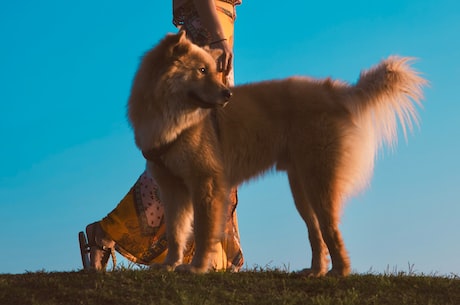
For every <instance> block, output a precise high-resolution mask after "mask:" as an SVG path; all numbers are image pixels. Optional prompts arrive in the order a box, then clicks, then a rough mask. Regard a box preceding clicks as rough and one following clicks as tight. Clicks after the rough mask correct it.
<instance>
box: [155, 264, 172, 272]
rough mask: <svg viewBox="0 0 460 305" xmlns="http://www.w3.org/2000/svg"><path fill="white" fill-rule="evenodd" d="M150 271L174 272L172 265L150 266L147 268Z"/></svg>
mask: <svg viewBox="0 0 460 305" xmlns="http://www.w3.org/2000/svg"><path fill="white" fill-rule="evenodd" d="M149 268H150V270H156V271H169V272H171V271H174V269H175V267H174V266H172V265H168V264H156V263H155V264H151V265H150V266H149Z"/></svg>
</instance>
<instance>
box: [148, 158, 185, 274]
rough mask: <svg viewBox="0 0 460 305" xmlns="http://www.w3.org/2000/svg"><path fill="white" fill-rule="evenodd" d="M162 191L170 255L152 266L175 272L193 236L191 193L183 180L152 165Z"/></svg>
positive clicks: (161, 196) (161, 197)
mask: <svg viewBox="0 0 460 305" xmlns="http://www.w3.org/2000/svg"><path fill="white" fill-rule="evenodd" d="M150 166H152V167H151V169H152V170H153V172H154V173H155V174H154V176H155V179H156V181H157V183H158V186H159V190H160V199H161V201H162V202H163V204H164V208H165V222H166V236H167V240H168V254H167V255H166V258H165V260H164V261H163V263H162V264H159V265H154V266H151V267H153V268H155V269H166V270H169V271H173V270H174V269H175V268H176V266H178V265H180V264H181V263H182V259H183V256H184V250H185V246H186V243H187V240H188V238H189V236H190V234H191V222H192V219H193V208H192V201H191V198H190V193H189V192H188V190H187V188H186V186H185V185H184V183H183V180H181V179H180V178H178V177H176V176H174V175H172V174H171V173H170V172H169V171H168V170H165V169H164V168H159V167H155V166H153V164H150Z"/></svg>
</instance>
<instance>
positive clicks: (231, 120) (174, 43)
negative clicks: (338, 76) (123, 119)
mask: <svg viewBox="0 0 460 305" xmlns="http://www.w3.org/2000/svg"><path fill="white" fill-rule="evenodd" d="M214 53H215V51H212V50H205V49H202V48H199V47H198V46H196V45H194V44H192V43H191V42H190V41H189V40H187V38H186V37H185V35H184V34H183V33H179V34H177V35H172V34H171V35H168V36H166V37H165V38H164V39H163V40H162V41H161V42H160V43H159V44H158V45H157V46H156V47H155V48H153V49H152V50H151V51H149V52H148V53H146V54H145V56H144V57H143V59H142V62H141V64H140V67H139V70H138V72H137V74H136V76H135V79H134V81H133V86H132V91H131V96H130V98H129V102H128V116H129V119H130V122H131V124H132V127H133V129H134V133H135V140H136V144H137V146H138V147H139V148H140V149H141V151H142V152H143V154H144V156H145V157H146V159H147V166H148V169H149V170H150V171H151V172H152V173H153V175H154V177H155V179H156V180H157V182H158V184H159V187H160V191H161V195H160V196H161V200H162V201H163V202H164V203H165V214H166V224H167V237H168V255H167V256H166V259H165V261H164V263H163V265H162V267H163V268H166V269H168V270H174V269H176V270H186V271H191V272H205V271H207V270H208V269H209V257H210V254H211V253H212V251H213V249H214V246H215V244H216V243H217V241H218V240H219V238H220V236H221V233H222V226H223V223H224V219H225V216H226V214H225V212H226V211H227V198H228V194H229V190H230V189H231V187H234V186H237V185H239V184H241V183H242V182H244V181H247V180H248V179H251V178H254V177H257V176H259V175H262V174H263V173H264V172H266V171H268V170H270V169H272V168H274V167H275V168H276V169H277V170H283V171H286V172H287V176H288V178H289V183H290V186H291V191H292V195H293V197H294V201H295V204H296V207H297V210H298V211H299V213H300V215H301V217H302V218H303V220H304V221H305V223H306V224H307V227H308V232H309V239H310V244H311V248H312V263H311V268H310V269H306V270H305V272H306V273H309V274H311V275H313V276H321V275H324V274H326V272H327V268H328V255H330V257H331V260H332V269H331V270H330V271H329V274H331V275H340V276H345V275H347V274H349V273H350V260H349V257H348V254H347V251H346V249H345V246H344V242H343V240H342V235H341V233H340V230H339V226H338V225H339V220H340V219H339V218H340V213H341V208H342V205H343V202H344V200H345V199H346V198H347V197H349V196H350V195H352V194H353V193H355V192H357V191H359V190H360V189H362V188H363V187H364V186H366V185H367V184H368V182H369V180H370V178H371V175H372V171H373V167H374V159H375V156H376V153H377V151H378V150H379V148H380V147H381V146H382V145H383V144H385V143H386V144H389V145H391V144H394V143H395V141H396V140H397V125H398V119H399V122H400V124H401V125H402V127H403V129H404V133H405V132H406V127H409V128H412V125H413V122H417V112H416V109H415V106H416V105H417V104H420V100H421V98H422V91H421V88H422V86H423V85H425V83H426V81H425V80H424V79H423V78H421V77H420V76H418V73H416V72H414V71H413V70H411V68H410V67H409V65H408V62H409V59H408V58H400V57H390V58H388V59H386V60H384V61H382V62H381V63H380V64H379V65H377V66H376V67H374V68H372V69H370V70H368V71H365V72H363V73H362V74H361V77H360V79H359V80H358V82H357V83H356V84H355V85H353V86H351V85H348V84H346V83H342V82H339V81H334V80H331V79H325V80H314V79H310V78H303V77H293V78H288V79H285V80H277V81H266V82H261V83H254V84H248V85H243V86H237V87H234V88H231V91H230V89H229V88H227V87H226V86H225V85H224V84H222V83H221V81H220V80H219V78H218V77H217V71H216V65H215V58H214V57H216V56H218V55H219V54H214ZM230 98H231V102H230V103H228V105H227V106H226V107H223V106H225V105H226V104H227V102H229V100H230ZM192 224H193V234H194V237H195V242H196V252H195V255H194V257H193V260H192V262H191V264H190V265H181V263H182V255H183V254H182V253H183V250H184V247H185V244H186V240H187V238H188V236H189V234H190V233H191V230H192Z"/></svg>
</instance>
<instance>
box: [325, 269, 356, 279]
mask: <svg viewBox="0 0 460 305" xmlns="http://www.w3.org/2000/svg"><path fill="white" fill-rule="evenodd" d="M349 274H350V270H349V268H340V269H339V268H334V267H332V269H331V270H330V271H329V272H328V273H327V274H326V275H327V276H330V277H344V276H347V275H349Z"/></svg>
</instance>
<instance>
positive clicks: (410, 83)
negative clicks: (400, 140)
mask: <svg viewBox="0 0 460 305" xmlns="http://www.w3.org/2000/svg"><path fill="white" fill-rule="evenodd" d="M411 61H413V58H408V57H399V56H391V57H389V58H387V59H386V60H384V61H382V62H381V63H380V64H378V65H377V66H375V67H373V68H371V69H369V70H367V71H363V72H362V73H361V75H360V78H359V80H358V82H357V83H356V85H355V86H354V87H353V99H352V101H350V104H348V105H349V106H351V110H352V112H353V113H355V114H357V115H358V116H359V117H361V118H362V119H365V120H366V121H367V123H368V124H370V126H369V125H368V127H370V128H372V129H373V131H374V140H375V143H374V144H375V145H376V148H377V150H378V149H379V148H381V147H382V146H383V145H384V144H387V145H388V146H389V147H393V146H394V145H395V144H396V143H397V125H398V120H399V123H400V125H401V127H402V129H403V133H404V137H405V138H406V140H407V129H409V130H410V131H412V129H413V126H414V123H415V124H416V125H418V123H419V117H418V113H417V109H416V106H419V107H421V106H422V105H421V100H422V98H423V93H422V87H423V86H425V85H426V84H427V83H428V82H427V81H426V80H425V79H423V78H422V77H420V75H419V73H418V72H416V71H415V70H413V69H412V68H411V67H410V62H411Z"/></svg>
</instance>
